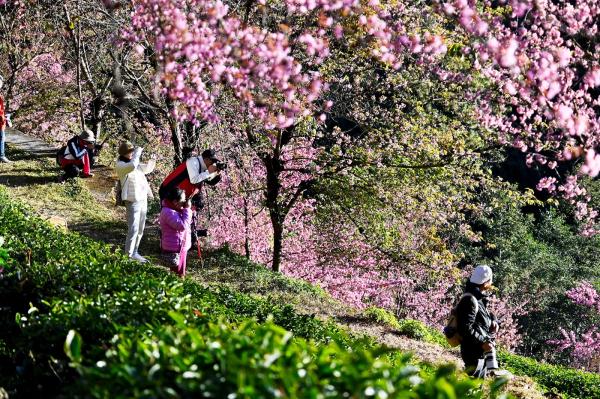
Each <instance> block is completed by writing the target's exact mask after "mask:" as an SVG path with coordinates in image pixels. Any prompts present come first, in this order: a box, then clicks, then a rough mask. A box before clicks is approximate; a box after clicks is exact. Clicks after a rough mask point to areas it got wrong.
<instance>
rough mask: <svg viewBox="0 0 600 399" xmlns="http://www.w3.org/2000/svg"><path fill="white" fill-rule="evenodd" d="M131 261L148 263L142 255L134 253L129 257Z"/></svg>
mask: <svg viewBox="0 0 600 399" xmlns="http://www.w3.org/2000/svg"><path fill="white" fill-rule="evenodd" d="M130 258H131V259H133V260H137V261H138V262H140V263H146V262H148V259H146V258H144V257H143V256H142V255H140V254H138V253H135V254H133V255H131V256H130Z"/></svg>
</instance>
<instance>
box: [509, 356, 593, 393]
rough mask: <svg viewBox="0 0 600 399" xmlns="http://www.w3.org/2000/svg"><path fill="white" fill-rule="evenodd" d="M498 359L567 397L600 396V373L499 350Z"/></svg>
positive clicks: (517, 371) (510, 367) (518, 372)
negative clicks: (543, 361) (556, 364)
mask: <svg viewBox="0 0 600 399" xmlns="http://www.w3.org/2000/svg"><path fill="white" fill-rule="evenodd" d="M498 359H499V360H500V362H501V364H502V366H503V367H506V368H507V369H509V370H511V371H512V372H514V373H515V374H522V375H528V376H529V377H531V378H533V379H534V380H536V381H537V382H538V383H539V384H540V385H542V386H543V387H545V388H546V389H547V390H549V391H550V392H553V393H560V394H563V396H564V397H567V398H576V399H591V398H600V374H595V373H589V372H585V371H581V370H576V369H570V368H567V367H562V366H554V365H551V364H545V363H540V362H537V361H535V360H534V359H531V358H528V357H524V356H518V355H513V354H510V353H507V352H504V351H499V352H498Z"/></svg>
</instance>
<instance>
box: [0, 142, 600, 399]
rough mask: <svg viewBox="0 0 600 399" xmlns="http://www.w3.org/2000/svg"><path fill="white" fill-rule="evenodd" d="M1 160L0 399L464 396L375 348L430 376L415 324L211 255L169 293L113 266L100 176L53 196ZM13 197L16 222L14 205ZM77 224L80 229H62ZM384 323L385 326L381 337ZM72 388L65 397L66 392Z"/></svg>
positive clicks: (549, 382)
mask: <svg viewBox="0 0 600 399" xmlns="http://www.w3.org/2000/svg"><path fill="white" fill-rule="evenodd" d="M11 155H12V156H13V158H15V159H18V161H17V162H15V163H14V164H11V165H3V166H1V167H0V183H3V184H6V183H8V184H9V185H10V187H8V189H3V190H2V191H1V192H0V209H1V212H2V215H1V216H2V220H3V223H2V227H0V236H4V237H5V238H6V239H7V243H6V244H5V246H7V247H8V250H9V253H10V255H11V258H12V259H13V260H12V261H11V264H10V265H7V266H5V271H4V272H3V276H2V283H1V285H0V301H1V303H0V306H2V308H3V312H2V318H3V320H2V323H3V326H4V325H6V326H9V327H7V328H6V329H5V330H4V331H3V333H2V334H1V337H0V356H1V357H2V361H1V362H0V364H1V365H2V366H1V367H2V370H0V375H2V376H3V377H2V381H1V382H0V387H4V388H5V389H7V390H8V391H11V392H13V393H14V392H18V395H17V396H15V397H27V395H36V394H40V392H44V395H47V396H48V397H49V396H57V397H60V396H65V395H66V396H67V397H71V396H82V395H83V392H89V391H90V390H91V392H90V393H91V394H92V396H94V397H185V396H186V395H188V394H191V393H193V392H199V391H203V392H204V391H207V392H208V391H210V392H213V393H214V395H216V397H221V396H219V395H221V394H223V393H224V392H228V393H233V392H236V394H237V395H238V396H236V397H273V396H277V395H280V394H281V395H283V397H317V396H315V395H316V392H321V393H323V392H329V394H327V395H326V396H329V397H339V396H338V395H340V394H342V393H343V392H348V393H350V392H352V393H354V394H356V395H357V397H373V396H374V395H376V394H377V395H379V397H385V396H384V395H386V394H387V395H389V396H390V397H399V396H400V395H402V392H407V390H411V392H413V394H412V395H413V396H414V395H416V397H432V396H431V395H435V393H434V392H436V393H439V394H440V395H442V396H440V397H454V396H453V395H458V396H457V397H477V395H478V393H476V392H472V393H471V394H468V392H470V391H469V389H470V387H472V386H473V383H472V382H470V381H468V380H464V379H463V380H457V379H456V378H457V377H456V376H457V375H458V376H460V373H459V374H456V373H455V371H454V369H453V368H449V367H439V366H432V365H429V364H424V363H421V362H420V361H419V358H418V357H417V358H413V359H409V358H407V357H406V356H405V355H403V354H402V353H400V352H399V351H396V350H390V349H389V348H387V349H386V348H385V347H381V346H380V345H379V344H377V342H376V338H377V340H378V341H380V342H381V341H383V342H385V343H387V342H386V340H384V339H383V340H382V339H379V338H380V337H379V336H377V334H373V333H375V332H377V331H384V330H385V331H387V332H389V331H390V330H391V331H393V333H394V335H409V336H411V337H412V338H415V339H420V340H422V341H432V342H434V344H430V345H431V346H429V347H427V348H426V350H427V351H429V352H430V354H431V355H432V357H433V363H439V361H437V362H436V361H435V360H436V359H435V358H436V356H439V358H440V359H444V354H446V353H451V352H450V351H448V350H447V349H444V348H443V346H440V345H439V344H440V343H443V341H440V339H439V338H440V337H439V334H435V332H431V331H429V330H427V329H426V328H424V327H423V326H421V325H419V323H414V322H408V321H402V322H400V323H398V322H397V321H394V319H392V318H389V317H388V318H386V316H385V313H383V312H380V311H378V310H371V311H370V312H368V313H367V314H364V315H361V314H359V313H357V312H356V311H353V310H352V309H347V308H345V307H343V306H341V305H340V304H339V303H337V302H335V301H334V300H333V299H331V298H330V297H328V296H327V295H326V294H325V293H324V292H323V291H322V290H321V289H319V288H318V287H314V286H311V285H309V284H306V283H303V282H300V281H296V280H292V279H288V278H285V277H283V276H281V275H279V274H273V273H271V272H269V271H268V270H266V269H264V268H262V267H261V266H259V265H255V264H252V263H251V262H248V261H246V260H245V259H244V258H241V257H238V256H236V255H233V254H231V253H229V252H228V251H226V250H223V251H217V252H214V253H211V254H207V256H205V259H204V262H203V264H202V265H201V264H200V262H199V261H198V260H197V259H196V260H192V262H190V263H191V273H190V277H191V278H188V279H185V280H180V279H178V278H176V277H175V276H173V275H170V274H169V273H167V272H166V269H165V268H162V267H160V266H158V267H157V266H141V265H138V264H134V263H131V262H129V261H128V260H126V259H124V258H123V257H122V256H121V254H120V253H119V251H118V250H117V251H115V250H114V249H113V248H114V247H115V246H116V247H120V246H121V242H122V241H123V237H124V230H125V226H124V224H123V223H122V222H121V221H120V220H119V218H122V210H120V209H115V208H112V207H111V206H110V199H109V195H106V198H105V199H104V200H99V198H101V193H102V192H103V190H106V188H107V187H110V185H111V184H110V183H109V182H108V183H107V180H108V179H106V177H107V176H109V175H110V171H109V170H108V169H105V171H104V172H103V175H104V176H105V179H104V180H103V179H100V178H95V179H91V180H86V181H75V182H72V183H68V184H67V185H60V184H56V183H53V181H54V179H53V176H55V173H56V171H55V168H54V167H53V165H52V163H51V160H49V159H36V160H32V159H30V157H29V156H27V155H26V154H24V153H18V152H14V151H13V152H12V153H11ZM16 198H18V199H19V200H20V201H22V202H25V203H26V204H27V205H28V206H29V207H23V206H21V205H15V204H14V203H13V201H14V199H16ZM37 212H40V213H41V214H42V215H62V217H64V218H65V219H66V222H67V224H68V225H69V228H70V229H72V230H75V231H79V232H81V233H83V234H86V235H87V237H86V236H81V235H78V234H72V233H67V232H62V231H59V230H56V229H53V228H51V227H49V226H48V224H47V223H45V222H43V221H40V220H39V219H38V218H37V217H36V216H35V213H37ZM82 215H83V218H84V219H85V221H86V223H81V222H79V223H78V221H80V220H81V219H82ZM98 231H99V232H100V234H97V232H98ZM90 237H91V238H93V239H102V240H104V241H107V242H108V243H110V244H113V245H114V246H113V247H111V246H110V245H109V246H107V245H106V244H103V243H99V242H95V241H94V240H91V239H90ZM144 248H145V250H146V253H150V252H151V251H152V249H153V248H156V239H155V238H154V237H153V236H152V229H150V233H149V234H148V237H147V240H146V243H145V247H144ZM316 315H318V316H321V317H325V318H324V319H322V318H321V317H316ZM342 315H343V316H344V317H341V316H342ZM326 316H332V317H337V320H343V321H344V324H345V325H349V326H353V325H354V326H356V320H359V321H369V322H370V323H372V324H373V323H374V324H375V325H377V326H378V327H377V328H378V329H375V328H371V329H369V328H366V329H365V330H360V329H354V331H364V332H365V333H367V334H370V335H371V336H370V337H364V338H360V337H357V336H356V335H354V334H352V333H349V332H348V331H347V329H346V328H344V327H341V326H340V325H339V324H338V323H336V322H335V319H333V318H327V317H326ZM349 320H353V321H349ZM385 323H387V324H388V326H389V327H387V328H385V329H383V328H382V327H381V326H383V325H385ZM394 323H396V324H394ZM363 325H364V324H363ZM71 331H72V332H71ZM287 331H290V332H292V334H293V335H292V336H290V335H289V334H288V333H287ZM388 335H389V334H388ZM67 337H68V338H69V339H68V340H66V339H67ZM291 337H293V338H291ZM374 337H375V338H374ZM290 338H291V339H290ZM307 340H308V341H307ZM65 342H66V344H65ZM419 345H420V344H419V341H417V340H407V339H405V340H404V346H403V348H404V349H406V350H408V351H413V349H416V348H417V346H419ZM63 346H64V347H63ZM389 346H391V347H400V346H399V345H398V346H396V345H395V344H394V343H392V345H388V347H389ZM417 354H418V350H417ZM454 356H456V355H454ZM420 357H421V358H422V357H423V356H420ZM428 360H430V361H432V358H431V357H430V358H429V359H428ZM503 360H504V361H505V362H506V363H507V364H508V365H509V366H510V367H509V368H511V370H512V371H514V372H515V373H517V374H523V375H531V376H532V377H533V378H534V379H535V380H536V381H538V382H539V383H540V384H541V385H543V387H544V388H545V389H546V390H547V391H549V392H556V393H560V394H562V395H563V396H565V397H574V398H576V397H580V398H584V397H585V398H589V397H594V395H598V387H599V386H600V379H598V376H597V375H594V374H586V373H581V372H578V371H575V370H569V369H564V368H558V367H553V366H546V365H540V364H538V363H536V362H534V361H531V360H530V359H523V358H519V357H515V356H512V355H503ZM414 365H418V366H420V367H419V369H418V370H417V369H415V368H414ZM15 369H16V370H17V374H16V375H15V376H14V377H10V376H11V375H12V374H14V373H12V374H11V370H15ZM459 378H460V377H459ZM75 380H78V381H80V383H79V384H71V383H68V384H67V382H72V381H75ZM33 381H34V382H35V383H34V384H32V383H31V382H33ZM260 381H268V383H266V384H264V386H263V385H262V384H261V383H260ZM417 382H419V383H417ZM415 383H417V384H416V385H415ZM534 385H535V384H533V383H532V382H531V381H530V380H528V379H526V378H524V379H516V381H513V382H512V383H511V384H510V385H509V390H510V392H512V393H513V394H515V395H516V396H518V397H523V398H535V397H541V395H540V393H539V391H538V389H537V388H536V387H535V386H534ZM40 390H41V391H40ZM380 392H381V393H380ZM477 392H478V391H477ZM371 393H373V395H370V394H371ZM384 393H385V394H384ZM23 395H25V396H23ZM467 395H469V396H467ZM11 397H12V396H11Z"/></svg>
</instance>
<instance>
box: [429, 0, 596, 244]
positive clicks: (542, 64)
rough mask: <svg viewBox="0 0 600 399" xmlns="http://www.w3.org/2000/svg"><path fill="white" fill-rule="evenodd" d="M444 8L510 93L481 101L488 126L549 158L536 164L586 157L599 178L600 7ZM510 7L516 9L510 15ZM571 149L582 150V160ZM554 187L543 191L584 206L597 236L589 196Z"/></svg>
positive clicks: (487, 4)
mask: <svg viewBox="0 0 600 399" xmlns="http://www.w3.org/2000/svg"><path fill="white" fill-rule="evenodd" d="M440 3H441V5H442V9H443V10H445V12H446V13H447V14H448V15H450V16H452V17H454V18H456V20H457V21H458V22H459V23H460V25H461V26H462V27H463V29H464V30H465V32H466V33H467V35H468V36H469V37H470V38H471V41H470V42H471V48H470V50H473V54H475V55H476V57H477V59H476V62H475V65H476V66H477V67H479V69H480V70H481V72H482V73H483V74H484V75H485V76H487V77H488V78H490V79H491V80H492V81H493V82H494V83H495V84H496V85H497V87H499V88H500V89H502V91H503V93H498V94H497V95H480V96H479V98H478V100H479V103H480V107H481V109H480V112H479V117H480V119H481V120H482V121H483V123H484V125H485V126H487V127H489V128H492V129H495V130H497V131H498V132H499V133H500V134H501V135H502V137H501V140H502V141H503V142H507V143H511V142H512V143H513V145H514V146H515V147H517V148H519V149H520V150H522V151H524V152H531V153H533V154H539V153H540V152H543V153H544V154H545V155H544V156H543V157H535V156H534V157H530V158H529V160H530V161H533V162H537V161H538V160H542V161H543V162H542V164H546V163H547V165H548V166H549V167H550V168H551V169H552V168H554V167H555V166H556V162H560V161H563V160H567V159H571V158H574V157H580V156H583V157H584V161H585V162H584V165H583V166H582V167H581V169H580V173H582V174H587V175H590V176H597V175H598V173H599V172H600V158H599V157H598V156H597V155H596V147H598V146H599V145H600V117H599V112H598V109H599V107H598V105H599V104H600V102H599V101H600V100H599V98H598V94H597V92H596V88H597V87H598V85H599V84H600V66H599V61H598V58H597V53H598V51H600V44H598V43H599V41H598V38H599V37H600V36H599V31H598V24H597V21H598V18H600V3H598V2H597V1H595V0H576V1H571V2H555V1H549V0H542V1H524V0H508V1H501V2H493V1H488V0H486V1H483V2H475V1H472V0H454V1H448V2H446V1H442V2H440ZM505 6H509V8H508V10H509V11H508V12H507V9H506V8H503V7H505ZM480 10H486V11H480ZM498 109H500V111H499V112H498V111H497V110H498ZM571 148H581V149H582V151H578V152H577V154H575V153H574V152H572V151H570V149H571ZM550 154H552V155H550ZM554 183H556V182H552V184H550V180H545V181H543V182H540V185H539V186H538V187H539V188H545V189H550V190H552V191H554V192H556V193H558V194H559V195H560V194H562V195H563V196H564V197H565V198H567V199H569V201H572V202H573V203H574V204H576V205H577V207H578V208H579V209H580V211H579V212H578V216H579V217H581V218H582V220H584V221H585V222H586V224H585V227H584V230H585V231H586V232H587V233H592V232H593V231H594V224H595V218H596V216H597V213H596V212H593V211H589V210H587V209H586V208H587V205H586V204H587V203H588V202H589V198H588V197H587V196H586V194H585V193H584V192H583V191H582V190H581V189H580V188H579V186H578V184H576V182H574V181H573V180H568V181H567V182H566V183H564V184H561V185H560V186H559V187H558V190H556V184H554ZM574 183H575V184H574Z"/></svg>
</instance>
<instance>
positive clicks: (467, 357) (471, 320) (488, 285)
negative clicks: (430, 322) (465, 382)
mask: <svg viewBox="0 0 600 399" xmlns="http://www.w3.org/2000/svg"><path fill="white" fill-rule="evenodd" d="M492 280H493V272H492V268H491V267H489V266H488V265H478V266H477V267H475V269H473V271H472V272H471V276H470V277H469V281H468V282H467V285H466V287H465V293H464V295H463V296H462V297H461V299H460V302H459V303H458V305H457V306H456V317H457V328H458V333H459V334H460V336H461V337H462V340H461V344H460V354H461V357H462V359H463V361H464V362H465V371H467V373H469V374H470V375H472V376H474V377H478V378H484V377H486V376H488V375H491V376H500V375H503V376H507V377H510V373H508V372H507V371H506V370H500V369H499V368H498V361H497V360H496V349H495V343H494V339H495V334H496V332H497V331H498V327H499V326H498V321H497V319H496V316H494V314H493V313H492V312H491V311H489V310H488V308H487V304H488V299H487V296H488V294H487V293H488V292H489V291H490V290H491V289H492V288H493V286H492Z"/></svg>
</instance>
